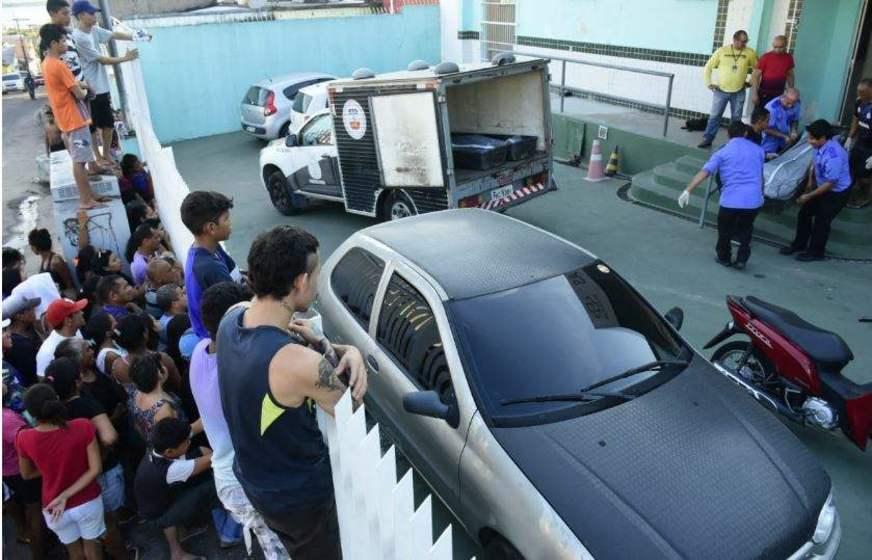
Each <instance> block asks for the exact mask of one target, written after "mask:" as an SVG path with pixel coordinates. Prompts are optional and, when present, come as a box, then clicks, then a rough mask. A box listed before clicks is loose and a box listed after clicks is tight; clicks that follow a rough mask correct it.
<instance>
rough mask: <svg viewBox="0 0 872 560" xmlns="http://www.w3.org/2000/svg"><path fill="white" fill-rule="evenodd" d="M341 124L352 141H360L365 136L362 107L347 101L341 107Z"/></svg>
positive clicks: (350, 100)
mask: <svg viewBox="0 0 872 560" xmlns="http://www.w3.org/2000/svg"><path fill="white" fill-rule="evenodd" d="M342 124H343V125H344V126H345V132H347V133H348V135H349V136H351V138H352V139H353V140H360V139H361V138H363V136H364V135H365V134H366V115H365V114H364V113H363V107H361V106H360V103H358V102H357V101H355V100H354V99H349V100H348V101H346V102H345V104H344V105H343V106H342Z"/></svg>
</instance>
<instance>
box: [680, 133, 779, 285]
mask: <svg viewBox="0 0 872 560" xmlns="http://www.w3.org/2000/svg"><path fill="white" fill-rule="evenodd" d="M746 131H747V127H746V126H745V124H743V123H742V122H735V123H732V124H730V128H729V129H728V130H727V134H728V135H729V137H730V140H729V142H727V143H726V144H725V145H724V146H723V147H722V148H721V149H719V150H718V151H716V152H715V153H714V154H712V157H711V158H710V159H709V160H708V162H706V164H705V165H704V166H703V168H702V169H701V170H700V171H699V173H697V174H696V175H695V176H694V178H693V180H691V181H690V183H689V184H688V185H687V188H686V189H684V192H682V193H681V196H679V197H678V205H679V206H680V207H681V208H684V207H685V206H687V203H688V201H689V200H690V193H691V192H693V189H695V188H696V187H697V186H699V184H700V183H702V182H703V181H705V180H706V179H707V178H708V177H709V175H714V174H715V173H720V176H721V181H722V182H723V189H722V190H721V200H720V209H719V210H718V242H717V245H716V246H715V251H716V252H717V262H718V263H720V264H722V265H724V266H733V267H735V268H738V269H740V270H741V269H743V268H745V263H747V262H748V258H749V257H750V256H751V235H752V234H753V233H754V218H756V217H757V212H758V211H759V210H760V207H761V206H763V162H764V159H765V156H764V153H763V149H762V148H761V147H760V146H758V145H757V144H755V143H754V142H752V141H750V140H748V139H747V138H745V134H746ZM733 238H735V239H736V240H738V241H739V251H738V253H737V254H736V261H735V263H734V262H732V247H731V246H730V241H731V240H732V239H733Z"/></svg>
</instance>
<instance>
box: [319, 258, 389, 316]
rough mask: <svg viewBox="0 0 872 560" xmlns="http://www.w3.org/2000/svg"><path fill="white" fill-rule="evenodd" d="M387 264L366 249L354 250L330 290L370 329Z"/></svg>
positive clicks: (337, 270) (335, 271)
mask: <svg viewBox="0 0 872 560" xmlns="http://www.w3.org/2000/svg"><path fill="white" fill-rule="evenodd" d="M384 269H385V263H384V261H382V260H381V259H380V258H378V257H376V256H375V255H373V254H371V253H369V252H367V251H364V250H363V249H356V248H355V249H351V250H350V251H348V253H346V254H345V256H344V257H342V259H341V260H340V261H339V263H337V264H336V268H334V269H333V274H332V275H331V276H330V286H331V287H332V288H333V292H334V293H335V294H336V297H338V298H339V299H340V300H341V301H342V303H343V304H345V307H346V308H348V310H349V311H351V314H352V315H354V318H355V319H357V321H358V322H359V323H360V324H361V325H362V326H363V328H364V329H369V318H370V316H371V315H372V304H373V301H374V300H375V292H376V290H377V289H378V283H379V280H381V275H382V272H383V271H384Z"/></svg>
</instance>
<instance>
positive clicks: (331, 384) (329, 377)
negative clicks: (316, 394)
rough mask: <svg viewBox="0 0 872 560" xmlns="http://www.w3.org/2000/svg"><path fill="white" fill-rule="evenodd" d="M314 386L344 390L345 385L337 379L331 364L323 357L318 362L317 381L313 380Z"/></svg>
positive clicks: (329, 389) (331, 389)
mask: <svg viewBox="0 0 872 560" xmlns="http://www.w3.org/2000/svg"><path fill="white" fill-rule="evenodd" d="M315 386H316V387H318V388H321V389H327V390H328V391H343V390H345V385H343V384H342V382H341V381H340V380H339V377H337V375H336V372H335V371H334V369H333V366H331V365H330V362H328V361H327V360H326V359H325V358H321V361H320V362H318V381H317V382H315Z"/></svg>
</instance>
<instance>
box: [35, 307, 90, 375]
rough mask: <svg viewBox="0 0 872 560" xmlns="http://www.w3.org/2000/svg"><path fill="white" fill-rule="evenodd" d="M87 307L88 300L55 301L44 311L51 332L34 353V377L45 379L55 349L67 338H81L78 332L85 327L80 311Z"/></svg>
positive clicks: (83, 317)
mask: <svg viewBox="0 0 872 560" xmlns="http://www.w3.org/2000/svg"><path fill="white" fill-rule="evenodd" d="M86 307H88V300H86V299H80V300H79V301H72V300H69V299H66V298H64V299H56V300H55V301H53V302H51V304H49V306H48V309H46V311H45V322H46V323H47V324H48V326H49V327H51V329H52V331H51V333H49V335H48V337H46V339H45V340H44V341H43V342H42V345H41V346H40V347H39V351H38V352H37V353H36V375H38V376H39V377H40V378H42V377H45V368H47V367H48V365H49V364H50V363H51V362H52V360H54V354H55V349H56V348H57V347H58V345H59V344H60V343H61V342H63V341H64V340H66V339H68V338H82V333H80V332H79V329H80V328H81V327H84V326H85V316H84V315H83V314H82V310H83V309H85V308H86Z"/></svg>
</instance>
